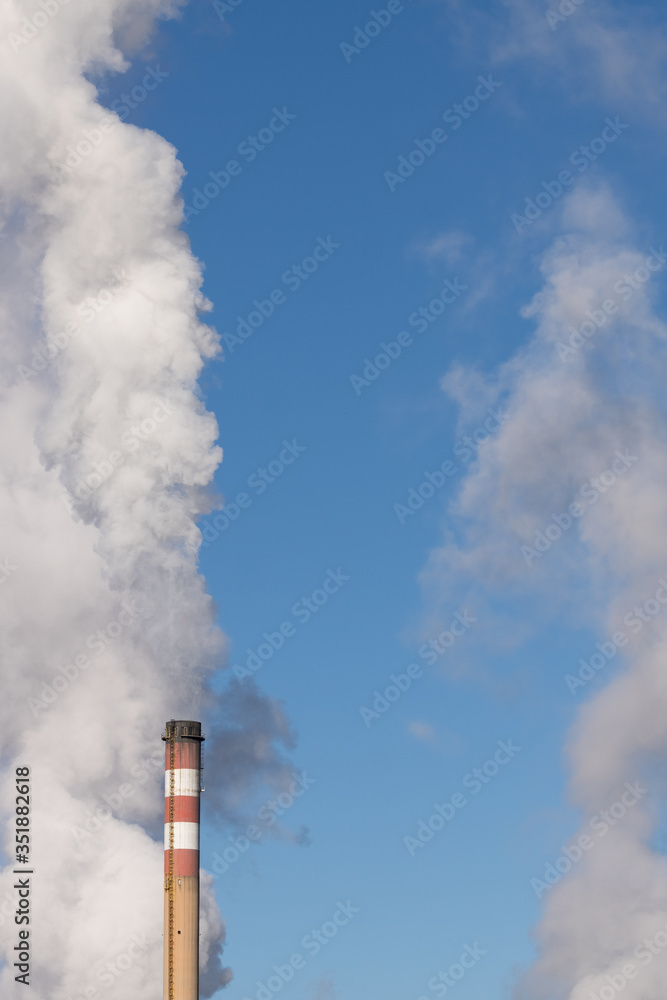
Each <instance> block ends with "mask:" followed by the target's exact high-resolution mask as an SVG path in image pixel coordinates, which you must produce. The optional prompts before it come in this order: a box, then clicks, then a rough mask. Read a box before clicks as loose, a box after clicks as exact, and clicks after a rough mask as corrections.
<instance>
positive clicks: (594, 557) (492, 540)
mask: <svg viewBox="0 0 667 1000" xmlns="http://www.w3.org/2000/svg"><path fill="white" fill-rule="evenodd" d="M561 223H562V226H561V228H562V231H564V232H565V233H566V234H567V235H565V236H563V237H560V238H558V239H557V240H556V241H555V242H554V244H553V245H552V246H551V248H550V249H549V251H548V252H547V253H546V254H545V255H544V258H543V261H542V275H543V287H542V289H541V291H540V292H539V293H538V294H537V295H536V296H535V298H534V299H533V301H532V303H531V304H530V305H529V306H528V307H527V309H526V310H525V311H524V316H525V318H527V319H529V320H531V321H533V322H534V323H535V325H536V330H535V334H534V336H533V338H532V340H531V341H530V343H529V344H528V345H527V347H526V348H525V349H523V350H521V351H520V352H519V353H518V354H517V355H516V356H515V357H514V358H512V359H511V360H510V361H508V362H507V363H506V364H505V365H504V366H503V367H502V368H501V369H500V370H499V371H498V372H496V373H495V374H494V375H493V376H492V377H490V378H487V379H485V380H484V379H482V376H481V375H480V374H479V373H478V372H467V371H465V370H463V369H461V368H457V369H454V370H453V371H451V372H450V373H449V374H448V376H446V378H445V380H444V388H445V389H446V390H447V391H448V392H449V393H450V395H451V396H453V397H454V398H456V399H458V400H459V402H460V403H461V406H462V419H463V421H464V423H466V424H469V425H470V426H471V427H472V426H475V423H476V422H477V421H478V420H479V415H480V414H479V412H477V410H478V409H479V410H481V414H482V415H483V413H484V410H485V407H486V406H487V405H488V401H489V399H491V400H493V401H494V402H495V403H496V405H498V403H499V402H500V403H501V404H502V405H503V407H504V409H505V410H506V413H507V419H506V421H505V423H504V424H503V427H502V428H501V429H500V431H499V432H498V434H497V435H496V436H495V437H494V438H493V439H490V440H488V441H487V442H485V443H484V444H483V445H482V446H481V449H480V453H479V462H478V463H477V465H476V467H475V468H473V469H472V470H471V472H470V474H469V475H468V477H467V479H466V480H465V482H464V483H463V485H462V489H461V492H460V495H459V497H458V500H457V502H456V505H455V513H456V515H457V518H456V521H457V524H458V526H459V528H458V531H459V533H458V535H451V536H449V537H447V538H446V539H445V541H444V543H443V545H442V547H441V548H439V549H438V550H437V551H434V552H433V553H432V554H431V558H430V561H429V564H428V565H427V567H426V569H425V570H424V573H423V584H424V587H425V589H426V591H427V592H428V593H429V594H430V603H431V607H432V608H433V609H434V614H437V609H438V607H439V606H440V603H441V602H445V603H446V602H447V601H448V599H449V598H448V595H449V594H450V589H451V587H452V586H453V585H454V584H453V581H455V585H456V587H457V593H458V594H459V595H460V587H461V582H462V581H467V586H468V587H469V588H470V591H471V593H472V594H474V595H475V596H476V597H477V598H478V599H479V600H482V599H483V594H484V592H485V589H486V587H487V585H488V582H489V581H491V583H492V585H502V587H503V589H504V591H505V593H509V594H511V595H512V596H513V597H515V598H516V597H520V598H521V600H522V603H523V607H524V609H526V615H527V616H528V617H532V615H533V609H534V610H535V613H536V614H540V613H542V614H544V613H545V611H547V612H548V613H552V614H554V613H555V614H561V615H562V614H565V613H569V614H570V615H571V620H574V621H575V622H577V623H578V624H581V623H582V622H583V623H586V624H587V625H588V626H589V627H593V628H594V629H595V630H596V631H597V632H598V633H599V637H600V639H601V640H606V639H607V638H608V637H610V636H612V635H613V633H614V632H616V631H617V630H618V629H623V628H626V630H627V625H624V624H623V618H624V616H625V615H626V614H627V612H628V611H630V610H631V609H632V608H633V606H635V605H640V606H642V605H643V604H644V602H645V601H646V600H647V598H651V597H654V595H655V592H656V588H657V587H658V581H659V580H660V578H661V577H662V576H664V572H665V567H666V566H667V535H666V534H665V530H664V526H665V513H666V511H665V496H666V490H667V449H666V447H665V445H666V443H667V420H666V414H665V405H664V383H665V365H664V350H665V338H666V336H667V328H666V327H665V325H664V324H663V323H662V321H661V320H660V319H659V318H658V317H657V316H656V314H655V312H654V308H653V305H652V303H653V301H654V298H655V296H656V294H657V285H658V283H659V282H661V281H664V275H666V274H667V256H665V254H664V247H660V246H657V247H655V249H656V250H657V254H658V256H653V257H652V258H651V264H652V267H653V270H651V269H650V268H649V267H648V266H647V259H648V258H649V257H650V247H649V246H648V245H646V246H644V244H643V242H641V241H640V239H639V237H638V235H637V233H636V232H634V231H633V228H632V225H631V223H630V222H629V220H628V219H627V218H626V217H625V215H624V213H623V211H622V210H621V208H620V207H619V204H618V202H617V200H616V199H615V197H614V196H613V194H612V192H611V191H610V190H608V189H606V188H604V187H580V188H579V189H578V190H576V191H575V192H573V193H572V194H571V196H570V197H569V199H567V200H566V201H565V202H564V204H563V208H562V218H561ZM661 254H662V264H661V266H660V268H656V261H658V260H659V259H660V255H661ZM661 275H662V277H661ZM625 276H630V281H629V282H628V281H627V279H626V278H625ZM605 301H607V302H612V301H613V302H614V304H615V305H616V310H612V311H611V312H610V313H609V315H606V314H604V312H602V314H601V313H600V312H599V311H600V310H602V306H603V303H604V302H605ZM601 315H602V317H603V318H602V319H601ZM591 316H592V317H593V319H592V320H591V318H590V317H591ZM596 318H597V323H596V322H595V319H596ZM584 324H587V325H586V326H584ZM598 324H599V325H598ZM582 329H583V330H584V334H583V335H582V334H581V330H582ZM575 331H577V333H576V334H575ZM572 344H574V345H576V347H575V349H572V350H568V349H569V348H571V346H572ZM564 348H565V349H564ZM617 452H621V453H623V454H625V455H626V456H628V458H631V459H632V461H631V462H630V464H629V465H628V467H627V468H626V470H625V471H624V472H622V473H621V474H619V475H618V476H617V477H616V478H615V481H614V482H613V483H611V482H610V477H609V476H605V479H604V481H603V485H604V483H606V484H607V488H605V489H604V490H603V491H602V492H600V493H598V497H597V499H596V500H595V501H594V502H593V503H591V504H589V503H588V502H587V501H585V502H584V508H585V510H584V512H583V514H582V515H581V516H580V517H578V518H577V517H575V518H572V523H571V525H569V526H568V525H567V520H566V519H561V521H560V525H561V533H560V537H559V536H558V531H557V530H556V529H550V530H549V532H548V539H551V541H550V543H549V546H548V547H545V546H544V544H543V543H541V545H542V551H541V552H537V551H536V550H535V549H534V547H535V544H536V538H537V537H538V536H537V535H536V533H537V532H539V533H540V534H541V535H542V536H543V537H544V533H545V529H546V527H547V526H548V525H554V524H556V523H557V522H555V520H554V519H552V514H556V515H558V516H559V517H560V516H561V515H562V513H563V512H567V511H568V507H569V505H570V504H571V503H572V502H573V501H574V500H576V499H580V500H581V495H580V488H581V486H582V484H584V483H585V482H586V481H587V480H590V479H591V478H597V477H599V476H600V474H601V473H603V472H604V470H607V469H609V466H610V463H611V462H612V460H613V459H614V457H615V455H616V453H617ZM617 469H620V466H619V465H617ZM521 546H526V547H527V549H532V550H533V551H535V557H531V556H529V558H528V559H526V558H524V555H523V554H522V551H521ZM529 563H530V565H529ZM582 592H583V593H585V594H586V600H585V601H581V595H582ZM536 594H537V595H538V596H537V597H536V596H535V595H536ZM459 599H460V596H459ZM623 654H624V655H625V658H626V661H627V665H626V667H625V668H624V669H623V670H621V671H620V672H617V673H616V674H615V676H614V678H613V679H612V680H611V682H609V683H608V684H607V686H606V687H605V688H604V689H603V690H602V692H601V693H598V694H597V695H596V696H595V697H593V698H591V699H590V700H589V701H588V702H587V703H586V704H585V705H584V707H583V709H582V710H581V711H580V712H579V713H578V716H577V721H576V725H575V726H574V729H573V732H572V733H571V736H570V739H569V741H568V747H567V751H568V755H569V761H570V766H571V784H570V790H571V797H572V801H573V802H574V804H575V805H576V806H577V807H578V808H579V809H580V811H581V816H582V830H584V829H585V830H587V832H589V833H590V828H589V827H588V821H589V819H590V818H591V817H592V816H593V815H594V814H595V813H597V812H598V811H599V810H601V809H609V807H610V806H611V805H612V804H613V803H614V802H615V801H617V800H618V799H619V796H620V793H622V792H623V790H624V785H625V782H635V781H637V780H640V781H641V783H642V784H643V785H645V787H646V788H647V789H648V793H647V794H646V795H643V797H642V798H641V801H640V802H639V803H638V804H637V805H636V806H634V808H632V809H631V810H628V812H627V815H626V816H625V817H624V818H623V819H622V821H619V822H618V823H617V824H616V825H615V826H614V827H612V828H611V829H610V830H609V831H608V832H607V833H606V835H605V836H604V838H600V839H597V840H596V843H595V846H594V849H591V850H590V851H588V852H586V853H584V854H583V857H582V858H581V860H579V861H578V862H577V863H576V864H574V865H573V867H572V871H570V872H569V873H568V874H567V875H566V876H565V877H564V878H563V879H562V880H561V881H560V882H558V884H557V885H555V886H554V887H553V888H551V889H550V890H549V894H548V895H546V896H544V897H543V899H544V901H545V911H544V915H543V919H542V921H541V924H540V927H539V930H538V943H539V956H538V959H537V961H536V963H535V965H534V966H533V968H532V969H531V970H530V971H529V973H528V974H527V975H526V976H525V978H524V980H523V982H522V983H521V984H520V985H519V987H518V988H517V991H516V994H515V995H516V996H517V997H521V998H523V997H526V998H530V1000H538V998H545V1000H546V998H548V1000H564V998H568V1000H591V998H593V997H607V996H610V993H609V990H610V988H612V987H610V985H609V982H610V980H609V979H608V978H607V977H611V980H612V982H615V983H616V989H617V990H620V989H622V994H623V996H624V998H626V1000H661V998H663V997H664V993H665V989H664V971H662V970H661V968H660V962H659V960H658V959H657V958H656V959H653V958H652V957H651V958H650V960H649V961H646V960H642V959H641V957H639V958H638V956H637V954H636V953H635V952H636V949H637V948H639V947H640V946H641V943H642V942H643V941H644V940H645V939H647V938H650V939H653V938H654V936H655V935H656V933H658V932H660V933H662V932H663V931H664V930H665V928H666V927H667V863H666V860H665V858H664V857H663V856H662V854H660V853H659V852H657V851H655V850H653V849H652V848H651V837H652V835H653V834H654V833H655V830H656V827H657V825H658V823H659V806H658V804H659V803H660V801H661V799H662V798H663V796H664V790H665V789H664V779H661V778H660V776H659V771H658V768H657V767H656V764H657V763H659V764H660V768H661V770H662V771H663V772H664V763H665V755H666V754H667V729H666V727H665V698H666V693H667V688H666V682H665V671H664V664H665V657H666V656H667V616H663V617H661V616H660V615H657V616H656V617H655V618H654V619H653V621H652V623H651V624H650V625H649V624H646V625H644V626H643V628H642V630H641V631H639V632H638V634H636V635H634V636H632V638H631V641H630V642H629V643H628V645H627V646H626V648H625V649H624V650H623ZM620 659H621V656H620V655H619V656H618V657H617V660H619V661H620ZM573 668H574V669H573ZM610 670H611V668H610ZM567 672H572V673H576V667H575V666H574V665H573V664H569V663H568V664H563V665H562V673H563V675H565V674H566V673H567ZM575 837H576V835H575V834H573V836H572V838H569V839H568V843H569V842H571V841H574V840H575ZM545 860H549V859H545ZM664 937H665V942H666V943H667V935H664ZM628 963H632V964H633V965H634V968H635V970H636V972H635V975H634V976H632V977H628V978H627V981H625V984H624V985H623V982H622V980H623V978H624V977H623V976H622V975H621V972H622V969H623V967H624V966H626V965H627V964H628ZM619 975H621V978H619ZM614 977H616V978H615V979H614ZM619 983H620V984H621V986H619V985H618V984H619ZM612 992H613V988H612ZM614 995H615V993H614Z"/></svg>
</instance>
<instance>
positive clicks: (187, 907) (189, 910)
mask: <svg viewBox="0 0 667 1000" xmlns="http://www.w3.org/2000/svg"><path fill="white" fill-rule="evenodd" d="M162 739H163V740H164V741H165V749H166V753H165V800H164V806H165V809H164V824H165V825H164V986H163V998H164V1000H199V793H200V791H201V780H200V779H201V744H202V740H203V739H204V737H203V736H202V734H201V723H200V722H191V721H186V720H179V721H176V720H175V719H171V720H170V721H169V722H168V723H167V725H166V728H165V733H164V735H163V737H162Z"/></svg>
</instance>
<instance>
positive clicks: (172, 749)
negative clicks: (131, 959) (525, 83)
mask: <svg viewBox="0 0 667 1000" xmlns="http://www.w3.org/2000/svg"><path fill="white" fill-rule="evenodd" d="M175 757H176V746H175V740H174V728H173V726H172V729H171V733H170V736H169V768H170V770H169V875H168V876H167V888H168V891H169V942H168V970H167V971H168V987H169V1000H174V806H175V801H176V800H175V796H174V792H175V788H176V774H175Z"/></svg>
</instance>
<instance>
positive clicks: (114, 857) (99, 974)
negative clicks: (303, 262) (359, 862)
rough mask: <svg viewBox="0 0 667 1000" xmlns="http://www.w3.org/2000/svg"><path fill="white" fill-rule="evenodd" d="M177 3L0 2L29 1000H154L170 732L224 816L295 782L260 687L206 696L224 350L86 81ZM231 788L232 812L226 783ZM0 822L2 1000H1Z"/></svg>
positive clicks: (5, 421) (8, 430) (145, 171)
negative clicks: (204, 523) (194, 747)
mask: <svg viewBox="0 0 667 1000" xmlns="http://www.w3.org/2000/svg"><path fill="white" fill-rule="evenodd" d="M178 7H179V4H177V3H173V2H170V0H95V2H94V3H93V2H83V3H71V4H68V3H62V4H61V3H60V2H58V0H47V2H46V3H45V4H44V5H42V6H38V5H37V4H36V3H28V4H26V3H24V2H21V3H20V2H19V0H0V24H1V30H0V37H1V38H2V43H1V44H2V59H0V123H1V128H2V132H3V135H5V136H6V137H11V150H10V151H9V153H6V155H4V156H3V158H2V161H1V162H0V224H2V227H3V228H2V230H1V233H2V236H3V239H2V240H0V255H1V257H2V269H3V276H4V280H3V281H2V289H1V297H0V319H1V323H0V329H1V333H0V336H1V337H2V352H3V356H4V365H3V369H2V373H1V375H0V385H1V398H0V419H2V425H3V427H4V428H5V433H4V434H3V435H2V440H1V441H0V470H1V471H0V476H1V477H2V478H1V481H0V562H1V563H2V566H3V570H2V580H3V582H2V584H0V588H1V591H0V597H1V602H0V623H1V630H0V635H1V636H2V638H1V639H0V642H1V643H2V662H3V681H4V687H3V690H4V693H5V696H4V697H3V699H2V703H1V704H0V746H1V747H2V753H3V759H4V761H5V767H6V770H5V771H4V777H3V787H4V791H5V792H6V795H5V796H4V799H3V801H4V802H6V803H9V802H12V803H13V792H12V788H13V776H14V768H15V767H16V766H18V765H25V764H27V765H29V766H30V767H31V770H32V778H31V781H32V802H31V807H32V847H33V851H32V855H31V860H32V862H33V864H34V868H35V876H34V880H33V881H34V885H33V895H32V922H31V929H32V934H31V940H32V941H34V942H35V943H36V948H35V953H34V958H33V965H32V975H31V985H32V988H33V990H34V992H35V995H37V996H40V997H42V998H44V1000H67V998H72V1000H79V998H80V997H83V996H84V995H85V996H90V995H94V996H99V997H104V1000H126V998H127V997H132V998H133V1000H157V998H159V997H161V995H162V987H161V982H162V965H161V955H162V893H161V882H162V874H161V872H162V853H163V848H162V838H161V827H162V821H161V811H162V797H163V792H162V788H163V764H162V763H161V751H160V749H159V747H161V744H159V743H158V750H157V753H156V752H155V751H156V738H159V734H160V732H161V730H162V728H163V726H164V722H165V720H166V719H168V718H172V717H176V718H199V717H200V713H201V712H202V711H205V712H206V715H207V717H208V719H209V726H208V728H209V735H210V736H211V737H212V739H211V741H210V744H211V748H212V753H209V755H208V764H209V773H208V775H207V784H208V787H209V788H212V791H213V794H214V800H215V802H216V810H217V811H218V813H219V815H221V816H222V818H223V819H227V820H229V821H230V822H234V821H236V820H238V818H239V815H240V814H241V813H242V811H243V808H244V805H243V802H244V795H247V794H248V793H249V792H254V791H255V789H256V787H257V788H258V787H259V786H262V785H266V784H268V785H269V786H270V787H272V788H282V787H283V784H284V782H285V780H286V777H287V775H288V773H289V769H288V768H287V766H286V764H285V762H284V760H283V758H282V756H281V753H282V748H283V747H285V746H287V745H289V743H290V739H291V737H290V734H289V730H288V727H287V725H286V723H285V720H284V718H283V717H282V715H281V712H280V709H279V707H278V706H276V705H274V704H272V703H270V702H268V701H267V700H266V699H264V698H263V696H262V695H261V694H260V693H259V692H258V691H257V690H253V691H248V692H247V693H246V694H245V695H244V697H241V696H240V695H238V693H237V694H235V695H234V696H233V697H231V698H230V699H229V700H228V701H227V700H226V699H225V698H223V699H222V704H223V707H224V713H222V714H221V707H220V698H219V696H217V695H215V694H213V693H212V690H211V688H210V687H209V685H208V680H207V679H210V678H211V676H212V672H213V671H214V670H215V669H216V668H218V667H219V666H220V664H221V660H222V658H223V656H224V637H223V636H222V634H221V633H220V632H219V631H218V629H217V628H216V626H215V614H214V609H213V606H212V602H211V599H210V597H209V596H208V594H207V592H206V589H205V585H204V581H203V579H202V577H201V576H200V575H199V574H198V572H197V556H198V549H199V544H200V533H199V530H198V529H197V527H196V523H195V522H196V519H197V517H198V516H199V515H200V514H201V513H203V512H206V511H208V510H210V508H211V500H210V498H209V496H208V494H207V487H208V485H209V484H210V483H211V480H212V477H213V475H214V472H215V469H216V467H217V465H218V464H219V462H220V460H221V456H222V453H221V451H220V449H219V448H218V447H217V446H216V444H215V441H216V437H217V433H218V429H217V425H216V421H215V419H214V417H213V416H212V415H211V414H210V413H207V412H206V410H205V408H204V406H203V405H202V402H201V399H200V396H199V394H198V388H197V378H198V376H199V374H200V372H201V369H202V366H203V364H204V363H205V361H206V360H207V359H209V358H211V357H213V356H214V355H215V353H216V352H217V350H218V344H217V337H216V335H215V333H214V332H213V331H212V330H211V329H210V328H209V327H207V326H206V325H205V324H204V323H202V321H201V319H200V316H201V314H202V313H203V312H205V311H206V310H207V309H208V308H209V305H208V303H207V302H206V300H205V299H204V298H203V297H202V294H201V292H200V285H201V272H200V268H199V265H198V263H197V261H196V260H195V259H194V257H193V256H192V253H191V252H190V248H189V244H188V240H187V239H186V237H185V236H184V234H183V233H182V232H181V231H180V229H179V226H180V224H181V220H182V203H181V201H180V198H179V188H180V185H181V181H182V177H183V169H182V167H181V165H180V164H179V162H178V160H177V158H176V153H175V150H174V149H173V148H172V147H171V146H170V145H169V144H168V143H167V142H166V141H165V140H164V139H162V138H160V137H159V136H158V135H155V134H154V133H152V132H149V131H146V130H142V129H139V128H137V127H135V126H133V125H130V124H124V123H122V122H121V121H120V120H119V118H118V116H117V115H115V114H112V113H109V112H108V111H106V110H105V109H104V108H103V107H102V106H101V105H100V103H98V94H97V90H96V87H95V85H94V83H93V82H91V80H93V79H99V78H100V77H101V76H102V75H103V74H104V73H110V72H111V73H122V72H124V71H126V70H127V69H128V68H129V64H128V63H127V62H126V59H125V57H124V56H123V54H122V51H123V50H124V51H127V52H130V53H132V52H135V51H137V50H138V49H139V47H140V46H141V45H142V43H143V42H144V41H145V40H146V38H147V36H148V33H149V32H150V30H151V28H152V24H153V21H154V19H155V18H157V17H167V16H174V15H175V14H177V12H178ZM102 122H104V123H105V127H104V128H102V126H101V123H102ZM72 150H74V151H75V153H76V155H73V154H72ZM216 725H217V726H218V731H217V732H216V730H215V727H216ZM211 730H213V731H211ZM225 773H230V774H233V776H234V788H233V792H234V794H233V801H232V799H229V796H227V799H229V801H227V799H226V798H225V793H223V792H221V791H220V790H218V791H216V789H215V788H214V787H212V786H213V783H214V776H215V778H217V780H218V781H224V779H225ZM225 803H226V804H225ZM5 818H6V816H5ZM4 829H5V833H4V837H3V846H4V848H5V852H6V854H5V860H7V859H9V860H10V864H8V865H7V867H6V868H5V879H4V885H5V887H6V892H5V890H3V893H4V896H3V898H2V900H1V901H0V925H2V926H3V941H4V942H5V943H4V944H3V952H4V958H5V960H6V961H7V963H8V964H7V965H6V966H5V967H4V968H3V969H2V971H1V972H0V991H1V992H2V995H3V996H13V995H14V991H15V989H17V988H18V987H17V986H16V984H15V983H14V974H15V970H13V969H12V964H11V963H12V962H13V961H14V953H13V952H12V947H13V945H14V944H15V943H16V942H15V941H14V940H13V936H14V923H13V910H14V908H15V906H16V902H15V896H16V894H15V892H14V891H13V890H12V889H11V888H10V887H11V884H12V881H13V876H12V875H11V874H10V867H11V859H13V857H14V853H15V845H14V828H13V825H12V824H11V822H6V823H5V827H4ZM202 894H203V898H202V926H201V931H202V936H201V943H202V959H203V963H204V967H203V970H202V990H203V994H204V995H205V996H210V995H212V993H213V992H214V991H215V990H216V989H217V988H219V987H220V986H221V985H224V984H225V983H226V982H227V981H228V980H229V978H230V972H229V970H227V969H223V967H222V965H221V962H220V955H221V951H222V944H223V941H224V934H225V930H224V924H223V922H222V919H221V916H220V913H219V911H218V908H217V904H216V902H215V899H214V896H213V891H212V879H210V878H206V877H205V878H204V880H203V883H202ZM128 955H129V965H128V958H127V956H128ZM119 956H123V958H122V960H120V961H117V960H118V959H119ZM94 987H95V988H97V989H98V991H99V993H97V994H91V992H88V993H86V991H92V989H93V988H94Z"/></svg>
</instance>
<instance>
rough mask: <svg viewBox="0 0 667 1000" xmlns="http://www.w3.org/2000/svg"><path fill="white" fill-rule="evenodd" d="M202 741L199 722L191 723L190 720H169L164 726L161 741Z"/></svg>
mask: <svg viewBox="0 0 667 1000" xmlns="http://www.w3.org/2000/svg"><path fill="white" fill-rule="evenodd" d="M172 738H173V739H175V740H200V741H201V740H204V739H205V738H206V737H204V736H202V731H201V722H193V721H192V720H191V719H170V720H169V722H168V723H167V724H166V726H165V732H164V735H163V736H162V739H163V740H165V741H166V740H170V739H172Z"/></svg>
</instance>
